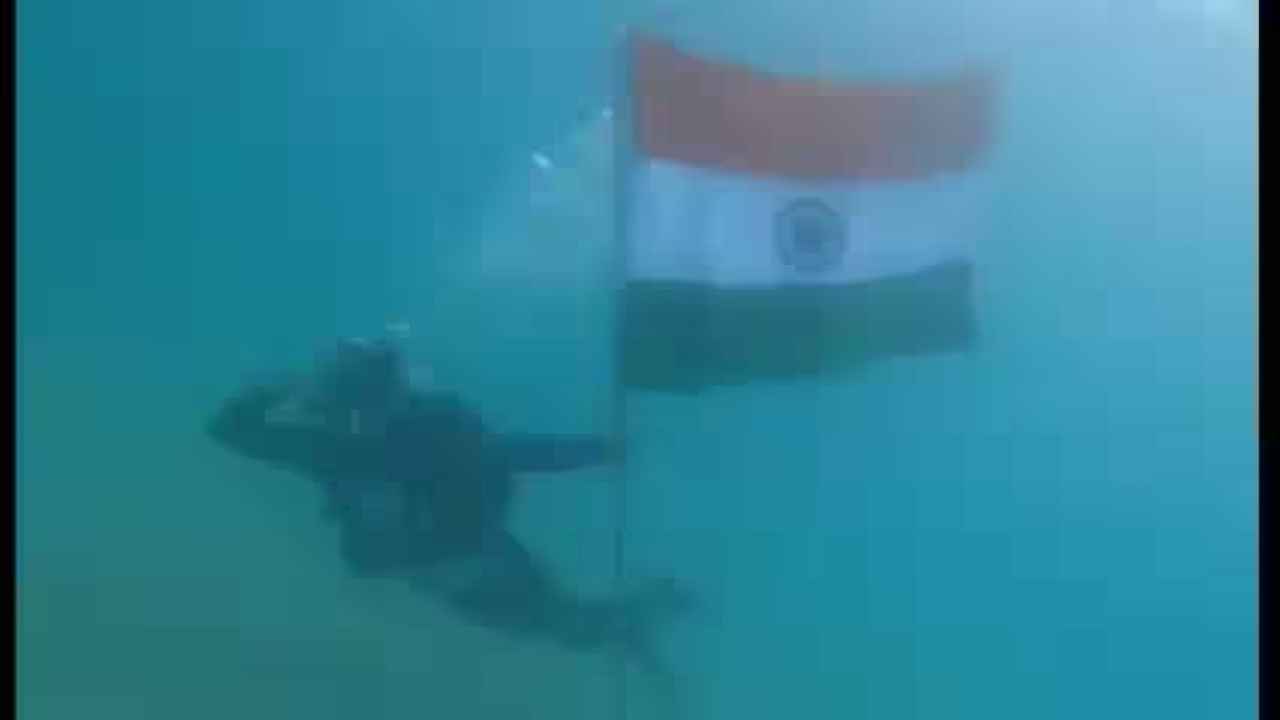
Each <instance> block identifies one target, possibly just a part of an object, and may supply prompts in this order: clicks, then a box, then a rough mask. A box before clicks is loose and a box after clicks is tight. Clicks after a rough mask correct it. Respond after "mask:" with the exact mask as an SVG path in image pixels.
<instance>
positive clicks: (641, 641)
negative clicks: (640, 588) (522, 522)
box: [448, 534, 688, 666]
mask: <svg viewBox="0 0 1280 720" xmlns="http://www.w3.org/2000/svg"><path fill="white" fill-rule="evenodd" d="M490 553H491V556H492V557H493V562H492V563H491V564H490V565H489V566H488V567H489V568H490V571H489V573H488V574H487V575H486V576H484V577H481V578H476V579H474V580H473V581H472V582H471V583H470V584H468V585H467V586H466V587H464V588H462V589H460V590H458V591H455V592H453V593H450V594H449V596H448V597H449V601H450V603H451V604H452V606H453V607H454V608H455V609H456V610H458V611H459V612H460V613H462V614H463V615H464V616H465V617H468V618H469V619H471V620H472V621H473V622H477V623H480V624H483V625H486V626H489V627H492V628H494V629H497V630H502V631H506V632H512V633H519V634H528V635H540V636H543V637H546V638H548V639H550V640H552V641H553V642H556V643H557V644H559V645H562V646H564V647H567V648H570V649H574V650H582V651H594V650H601V649H606V648H608V649H614V650H617V651H620V652H623V653H627V654H629V655H631V656H632V657H633V658H634V659H636V660H639V661H641V662H644V663H646V664H649V665H650V666H656V665H657V663H656V660H655V658H654V657H653V656H652V653H651V651H650V648H649V647H648V641H649V637H648V635H649V632H650V631H651V629H652V627H653V626H654V625H655V624H656V623H658V622H661V621H663V620H665V619H666V618H667V617H668V616H670V615H674V614H678V613H679V612H681V611H683V610H685V609H686V608H687V607H688V602H687V597H686V596H684V595H682V594H680V593H678V592H677V591H676V588H675V586H674V585H672V584H669V583H659V584H657V585H655V586H653V587H651V588H649V589H648V590H646V591H644V592H640V593H636V594H635V595H631V596H627V597H624V598H605V599H598V600H589V599H584V598H577V597H573V596H572V595H570V594H568V593H567V592H565V591H564V590H562V589H561V588H559V587H558V586H557V585H556V583H555V582H554V579H553V578H552V577H551V576H550V575H549V574H548V573H546V572H545V571H544V570H543V569H542V568H541V567H539V566H538V565H537V563H536V561H535V560H534V558H533V557H532V556H531V555H530V554H529V552H528V550H527V549H525V548H524V547H523V546H522V545H520V543H519V542H518V541H517V540H516V539H515V538H513V537H511V536H510V535H509V534H504V535H503V536H502V538H501V539H499V540H498V541H496V542H495V543H494V544H493V545H492V546H491V548H490Z"/></svg>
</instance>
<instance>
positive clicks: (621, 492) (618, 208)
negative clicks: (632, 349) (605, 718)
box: [608, 27, 631, 720]
mask: <svg viewBox="0 0 1280 720" xmlns="http://www.w3.org/2000/svg"><path fill="white" fill-rule="evenodd" d="M629 51H630V30H629V28H626V27H624V28H623V29H622V33H621V37H620V38H619V42H618V46H617V47H616V48H615V49H614V52H615V53H616V58H617V63H616V65H615V73H614V74H615V81H614V85H613V88H614V91H613V103H612V116H611V117H610V118H608V119H609V120H610V128H611V132H610V138H611V139H612V141H613V148H612V152H613V252H614V257H613V263H614V268H613V270H614V275H613V277H614V287H613V299H614V312H613V352H614V355H613V367H614V377H613V438H614V442H621V443H626V441H627V386H626V380H625V377H624V375H623V362H624V357H625V355H624V353H625V342H624V332H625V330H624V324H623V314H624V311H625V308H624V307H623V302H622V300H623V292H624V290H625V288H626V281H627V243H626V224H627V223H626V216H627V178H628V176H629V174H628V162H629V157H628V153H627V148H626V147H625V140H626V139H627V138H629V137H630V131H629V130H630V120H631V115H630V102H629V93H630V89H631V83H630V67H631V64H630V52H629ZM623 450H624V452H623V453H622V458H621V467H619V468H618V475H619V477H618V483H617V485H616V487H615V488H614V502H613V515H614V537H613V573H614V577H613V580H614V586H615V591H616V592H617V593H623V592H625V591H626V587H625V584H626V574H627V568H626V535H627V491H628V489H629V485H630V484H631V482H630V481H631V478H630V475H631V473H630V467H631V462H630V459H629V455H630V452H627V450H628V448H626V446H625V445H624V446H623ZM619 597H621V595H619ZM614 680H615V683H616V701H617V707H616V712H615V717H616V718H617V720H627V717H628V716H629V714H630V698H629V692H628V690H629V688H628V675H627V664H626V657H625V655H624V654H622V653H619V654H617V655H616V656H615V659H614Z"/></svg>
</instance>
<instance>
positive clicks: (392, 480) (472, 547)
mask: <svg viewBox="0 0 1280 720" xmlns="http://www.w3.org/2000/svg"><path fill="white" fill-rule="evenodd" d="M207 432H208V433H209V435H211V436H212V438H213V439H214V440H215V441H216V442H217V443H218V444H219V445H221V446H222V447H224V448H226V449H228V450H230V451H232V452H234V453H236V454H238V455H241V456H244V457H247V458H251V459H254V460H257V461H260V462H264V463H267V464H270V465H273V466H276V467H279V468H283V469H286V470H290V471H293V472H296V473H300V474H303V475H305V476H308V477H310V478H311V479H313V480H315V481H316V482H317V483H318V484H319V485H320V486H321V488H322V490H323V491H324V493H325V495H326V500H327V512H328V514H329V516H330V517H331V518H332V519H334V520H336V522H337V524H338V526H339V530H340V537H341V540H340V542H341V552H342V556H343V559H344V561H345V563H346V565H347V566H348V568H349V569H350V571H351V572H353V573H354V574H356V575H358V576H364V577H401V578H403V579H405V580H407V581H408V582H409V583H410V584H411V585H412V586H413V587H414V588H416V589H418V590H420V591H423V592H427V593H430V594H432V595H433V596H436V597H441V598H443V599H444V600H445V602H446V603H447V604H448V605H449V606H450V607H452V608H453V609H454V610H455V611H457V612H459V613H460V614H461V615H463V616H464V617H465V618H467V619H469V620H471V621H473V622H477V623H480V624H483V625H486V626H488V627H491V628H494V629H498V630H503V631H506V632H509V633H520V634H527V635H532V636H541V637H543V638H546V639H550V640H552V641H554V642H557V643H559V644H560V645H562V646H565V647H568V648H572V649H578V650H602V649H607V650H614V651H621V652H623V653H626V654H627V655H628V656H630V657H631V658H632V659H633V660H635V661H637V662H640V663H641V664H644V665H646V666H648V667H650V669H655V670H660V669H661V668H660V663H658V662H657V659H656V657H655V656H654V654H653V650H652V648H651V647H650V635H651V633H652V632H653V630H654V628H655V626H656V625H657V624H659V623H661V622H664V621H667V620H670V619H672V618H673V617H675V616H676V615H678V614H680V613H681V612H683V611H685V610H687V609H689V608H690V607H691V598H690V596H689V595H688V593H686V592H685V591H683V590H681V589H680V588H678V587H677V586H676V584H675V583H674V582H673V581H669V580H662V581H657V582H653V583H652V584H650V585H647V586H645V587H641V588H639V589H637V590H636V591H635V592H632V593H629V594H624V595H622V596H619V597H610V598H600V599H586V598H579V597H576V596H574V595H572V594H571V593H569V592H567V591H566V590H564V589H562V588H561V587H559V585H558V584H557V583H556V581H555V579H554V578H552V577H551V576H550V574H549V573H548V572H547V571H546V570H545V569H544V568H543V567H541V566H540V565H539V563H538V562H537V560H536V559H535V558H534V557H533V556H532V555H531V554H530V552H529V551H528V550H527V549H526V548H525V547H524V546H523V545H522V544H521V543H520V541H519V540H518V539H516V538H515V537H514V536H513V535H512V534H511V533H510V532H509V531H508V529H507V514H508V508H509V506H510V504H511V499H512V496H513V493H514V490H515V481H514V478H513V476H514V475H515V474H517V473H523V472H556V471H568V470H574V469H577V468H583V467H588V466H593V465H602V464H607V463H612V462H617V461H619V460H620V459H621V446H620V444H619V443H615V442H612V441H611V440H610V439H608V438H601V437H595V436H546V435H521V434H514V435H499V434H494V433H491V432H489V431H488V430H487V429H486V428H485V426H484V424H483V422H482V421H481V418H480V417H479V416H478V415H477V414H476V413H474V412H473V411H471V410H470V409H469V408H467V407H466V406H464V404H463V403H462V402H461V401H460V400H459V399H458V397H457V396H456V395H454V394H452V393H449V392H445V391H441V390H436V389H428V390H424V389H420V388H417V387H413V386H412V384H411V383H410V382H409V378H408V373H407V369H406V367H405V364H404V360H403V356H402V354H401V352H400V351H399V349H398V348H397V347H396V346H395V345H394V344H393V343H391V342H388V341H385V340H384V341H376V342H371V341H365V340H343V341H340V342H339V343H338V346H337V349H336V352H334V353H333V354H332V356H331V357H328V358H322V360H321V362H320V363H319V367H318V371H317V372H315V373H313V374H312V375H310V376H307V375H296V376H287V377H283V378H278V379H275V380H272V381H268V382H261V383H255V384H250V385H248V386H246V387H245V388H243V389H242V390H240V391H239V392H237V393H236V394H235V395H234V396H232V397H231V398H230V399H228V400H227V401H225V402H224V403H223V404H222V406H221V407H220V408H219V409H218V411H217V412H216V413H215V414H214V416H213V418H212V419H211V421H210V422H209V423H208V427H207Z"/></svg>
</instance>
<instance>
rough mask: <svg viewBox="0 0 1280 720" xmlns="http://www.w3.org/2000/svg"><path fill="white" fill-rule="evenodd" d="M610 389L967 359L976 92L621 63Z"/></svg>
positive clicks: (693, 60) (661, 46)
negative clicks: (620, 260) (615, 352)
mask: <svg viewBox="0 0 1280 720" xmlns="http://www.w3.org/2000/svg"><path fill="white" fill-rule="evenodd" d="M628 56H629V57H628V58H627V65H628V66H629V73H628V78H627V87H628V90H629V92H628V97H627V98H625V102H624V103H623V108H624V109H625V113H623V114H624V115H625V117H623V118H621V119H622V120H623V121H624V122H626V126H625V127H626V129H625V130H624V131H622V132H619V133H618V137H619V138H620V139H621V140H622V142H624V143H625V144H624V145H623V146H622V147H620V148H619V149H620V150H621V151H622V152H621V153H620V156H619V168H620V172H619V184H620V187H619V188H618V197H619V199H620V201H621V205H620V209H619V220H618V222H619V231H620V233H621V235H622V241H623V243H624V251H623V256H624V268H625V269H624V274H625V283H626V284H625V287H624V288H623V291H622V297H621V314H620V335H621V347H620V351H621V353H622V357H621V373H622V381H623V382H624V383H625V384H627V385H629V386H631V387H641V388H650V389H656V390H666V391H693V390H698V389H701V388H704V387H706V386H710V385H723V384H736V383H743V382H749V381H753V380H760V379H779V378H787V377H796V376H801V375H808V374H815V373H820V372H828V371H840V370H846V369H850V368H852V367H855V366H857V365H858V364H860V363H864V362H867V361H869V360H873V359H875V358H883V357H893V356H903V355H914V354H924V353H939V352H954V351H960V350H963V349H965V348H967V347H969V346H971V344H972V343H973V341H974V337H975V329H976V328H975V319H974V310H973V302H972V293H971V284H972V282H973V239H974V236H975V234H976V230H977V228H976V223H978V222H979V221H980V220H981V216H982V212H981V209H982V207H983V201H984V199H985V196H986V195H987V193H985V192H984V182H983V173H982V172H981V167H980V161H981V159H982V157H983V151H984V150H985V149H986V148H987V146H988V144H989V142H990V137H991V126H992V119H993V118H992V115H993V105H994V102H993V101H994V92H993V91H994V83H993V82H992V80H991V78H990V77H989V76H988V75H987V74H985V73H983V72H981V71H975V70H961V71H959V72H957V73H955V74H954V75H952V76H946V77H933V78H924V79H922V80H920V81H919V82H918V83H915V84H877V85H857V84H838V83H834V82H821V81H817V80H812V79H803V78H787V77H779V76H775V75H770V74H765V73H763V72H758V71H755V70H752V69H749V68H745V67H739V66H735V65H730V64H725V63H720V62H713V61H711V60H708V59H705V58H702V57H697V56H695V55H692V54H689V53H686V52H684V51H681V50H680V49H678V48H676V47H674V46H672V45H670V44H667V43H665V42H662V41H659V40H656V39H652V38H645V37H633V38H632V39H631V41H630V43H629V46H628Z"/></svg>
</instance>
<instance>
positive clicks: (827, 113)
mask: <svg viewBox="0 0 1280 720" xmlns="http://www.w3.org/2000/svg"><path fill="white" fill-rule="evenodd" d="M628 52H629V55H630V65H631V67H630V85H631V95H632V97H631V104H632V111H631V117H632V123H633V128H632V132H633V134H634V141H635V144H636V149H637V150H638V151H639V152H642V153H645V154H647V155H650V156H653V157H660V158H664V159H668V160H674V161H677V162H683V163H688V164H692V165H699V166H705V167H715V168H719V169H723V170H730V171H742V172H754V173H762V174H768V175H781V176H790V177H797V178H805V179H850V180H857V179H887V178H893V179H907V178H918V177H923V176H928V175H932V174H934V173H937V172H945V171H957V170H963V169H965V168H966V167H967V166H968V165H970V164H971V163H972V162H974V161H975V160H976V158H977V157H978V156H979V155H980V154H981V153H982V151H983V150H985V148H986V147H987V146H988V145H989V143H990V136H991V130H992V125H993V114H994V105H995V91H996V86H997V76H996V73H994V72H993V71H992V70H991V69H990V68H987V67H969V68H963V69H960V70H958V71H956V72H955V73H953V74H951V75H950V76H947V77H937V78H933V79H929V80H924V81H920V82H917V83H852V82H835V81H830V80H822V79H814V78H799V77H785V76H781V75H777V74H772V73H768V72H765V71H762V70H758V69H753V68H749V67H746V66H742V65H734V64H730V63H727V62H722V61H714V60H710V59H706V58H701V57H698V56H695V55H693V54H691V53H688V52H686V51H683V50H681V49H679V48H677V47H675V46H674V45H672V44H670V43H668V42H665V41H662V40H660V39H657V38H655V37H653V36H651V35H648V34H645V33H632V34H631V35H630V36H629V38H628Z"/></svg>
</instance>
